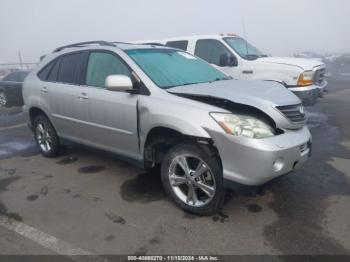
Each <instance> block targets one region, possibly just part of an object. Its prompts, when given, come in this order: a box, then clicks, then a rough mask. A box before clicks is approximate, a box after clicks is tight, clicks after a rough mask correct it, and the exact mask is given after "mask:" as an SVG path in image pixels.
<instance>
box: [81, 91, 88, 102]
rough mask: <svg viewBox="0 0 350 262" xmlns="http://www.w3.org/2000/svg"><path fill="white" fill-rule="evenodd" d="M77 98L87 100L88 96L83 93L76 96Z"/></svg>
mask: <svg viewBox="0 0 350 262" xmlns="http://www.w3.org/2000/svg"><path fill="white" fill-rule="evenodd" d="M78 98H79V99H80V100H86V99H89V97H88V95H87V94H86V93H85V92H83V93H81V94H80V95H79V96H78Z"/></svg>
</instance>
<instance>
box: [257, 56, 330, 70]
mask: <svg viewBox="0 0 350 262" xmlns="http://www.w3.org/2000/svg"><path fill="white" fill-rule="evenodd" d="M257 61H259V62H263V63H273V64H282V65H291V66H297V67H299V68H301V69H303V70H305V71H309V70H312V69H314V68H315V67H318V66H322V65H324V63H323V62H321V61H317V60H315V59H306V58H299V57H273V56H271V57H261V58H258V59H257Z"/></svg>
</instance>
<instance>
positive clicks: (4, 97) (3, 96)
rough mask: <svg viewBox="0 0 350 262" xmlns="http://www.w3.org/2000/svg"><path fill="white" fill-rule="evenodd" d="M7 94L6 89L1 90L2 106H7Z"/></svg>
mask: <svg viewBox="0 0 350 262" xmlns="http://www.w3.org/2000/svg"><path fill="white" fill-rule="evenodd" d="M7 103H8V101H7V96H6V94H5V92H4V91H0V106H4V107H5V106H7Z"/></svg>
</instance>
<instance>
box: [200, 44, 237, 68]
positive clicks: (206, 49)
mask: <svg viewBox="0 0 350 262" xmlns="http://www.w3.org/2000/svg"><path fill="white" fill-rule="evenodd" d="M194 54H195V55H196V56H198V57H200V58H202V59H204V60H205V61H207V62H208V63H210V64H215V65H218V66H221V62H220V61H221V58H222V57H224V56H227V55H229V56H232V53H231V52H230V50H228V49H227V48H226V46H224V44H223V43H221V42H220V41H218V40H215V39H203V40H197V43H196V49H195V51H194Z"/></svg>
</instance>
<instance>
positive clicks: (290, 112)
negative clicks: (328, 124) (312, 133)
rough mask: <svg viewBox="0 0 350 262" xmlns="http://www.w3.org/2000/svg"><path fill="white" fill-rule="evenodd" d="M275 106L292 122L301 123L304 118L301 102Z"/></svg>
mask: <svg viewBox="0 0 350 262" xmlns="http://www.w3.org/2000/svg"><path fill="white" fill-rule="evenodd" d="M276 108H277V109H278V110H279V111H280V112H281V113H282V114H283V115H284V116H285V117H286V118H288V119H289V120H290V121H291V122H293V123H301V122H304V121H305V119H306V117H305V112H304V107H303V106H302V105H301V104H297V105H288V106H276Z"/></svg>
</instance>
